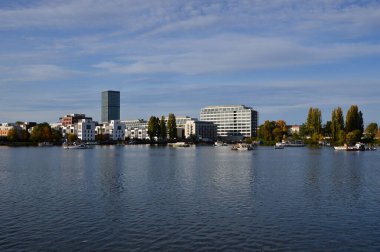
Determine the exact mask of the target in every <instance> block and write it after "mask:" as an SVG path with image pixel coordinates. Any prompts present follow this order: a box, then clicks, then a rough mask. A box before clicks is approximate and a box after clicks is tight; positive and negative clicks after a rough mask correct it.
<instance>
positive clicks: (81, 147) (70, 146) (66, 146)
mask: <svg viewBox="0 0 380 252" xmlns="http://www.w3.org/2000/svg"><path fill="white" fill-rule="evenodd" d="M63 148H64V149H88V148H89V146H87V145H85V144H83V143H81V144H77V143H73V144H72V145H70V144H67V143H65V144H63Z"/></svg>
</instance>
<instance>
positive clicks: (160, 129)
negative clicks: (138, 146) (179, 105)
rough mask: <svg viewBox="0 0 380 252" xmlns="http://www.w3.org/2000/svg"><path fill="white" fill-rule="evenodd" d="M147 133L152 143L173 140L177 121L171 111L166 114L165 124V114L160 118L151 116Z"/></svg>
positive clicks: (175, 136)
mask: <svg viewBox="0 0 380 252" xmlns="http://www.w3.org/2000/svg"><path fill="white" fill-rule="evenodd" d="M148 135H149V138H150V141H151V142H152V143H153V142H155V141H157V142H167V141H170V142H172V141H174V140H176V138H177V123H176V118H175V115H174V114H173V113H170V114H169V116H168V122H167V124H166V120H165V116H162V117H161V119H160V118H158V117H155V116H151V117H150V118H149V121H148Z"/></svg>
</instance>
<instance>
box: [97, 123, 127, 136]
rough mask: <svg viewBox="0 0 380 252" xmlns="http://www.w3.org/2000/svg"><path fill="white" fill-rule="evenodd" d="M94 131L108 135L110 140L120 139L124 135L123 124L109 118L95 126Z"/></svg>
mask: <svg viewBox="0 0 380 252" xmlns="http://www.w3.org/2000/svg"><path fill="white" fill-rule="evenodd" d="M95 133H96V134H102V135H108V136H109V139H110V140H114V141H121V140H124V137H125V124H124V123H122V122H120V121H119V120H111V121H110V122H105V123H103V124H100V125H98V126H96V127H95Z"/></svg>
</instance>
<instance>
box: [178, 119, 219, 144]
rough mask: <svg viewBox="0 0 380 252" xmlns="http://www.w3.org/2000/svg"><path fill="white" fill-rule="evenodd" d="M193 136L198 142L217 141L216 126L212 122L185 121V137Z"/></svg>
mask: <svg viewBox="0 0 380 252" xmlns="http://www.w3.org/2000/svg"><path fill="white" fill-rule="evenodd" d="M191 136H195V137H196V138H197V139H198V140H203V141H215V140H216V139H217V126H216V125H215V124H214V123H212V122H204V121H195V120H191V121H187V122H186V123H185V137H186V138H190V137H191Z"/></svg>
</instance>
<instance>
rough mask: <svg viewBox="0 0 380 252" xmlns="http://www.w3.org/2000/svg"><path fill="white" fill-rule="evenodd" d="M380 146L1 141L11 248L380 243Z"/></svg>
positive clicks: (353, 246)
mask: <svg viewBox="0 0 380 252" xmlns="http://www.w3.org/2000/svg"><path fill="white" fill-rule="evenodd" d="M379 153H380V152H360V153H348V152H334V151H333V150H331V149H327V148H326V149H308V148H294V149H292V148H288V149H284V150H273V149H272V148H265V147H262V148H258V149H257V150H254V151H252V152H233V151H230V149H229V148H225V147H218V148H215V147H197V148H195V147H191V148H169V147H149V146H105V147H100V146H97V147H95V148H94V149H88V150H64V149H62V148H59V147H52V148H7V147H0V192H1V193H0V230H1V232H0V250H1V251H4V250H16V251H19V250H28V251H29V250H37V251H38V250H62V251H66V250H123V251H125V250H132V249H133V250H172V251H178V250H286V251H288V250H316V251H320V250H328V251H331V250H341V251H347V250H366V251H378V250H380V242H379V241H378V239H377V237H380V228H379V226H378V223H380V216H379V214H378V213H379V210H380V186H379V185H380V180H379V176H380V170H379V169H378V165H377V163H378V160H379V156H380V155H379Z"/></svg>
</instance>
